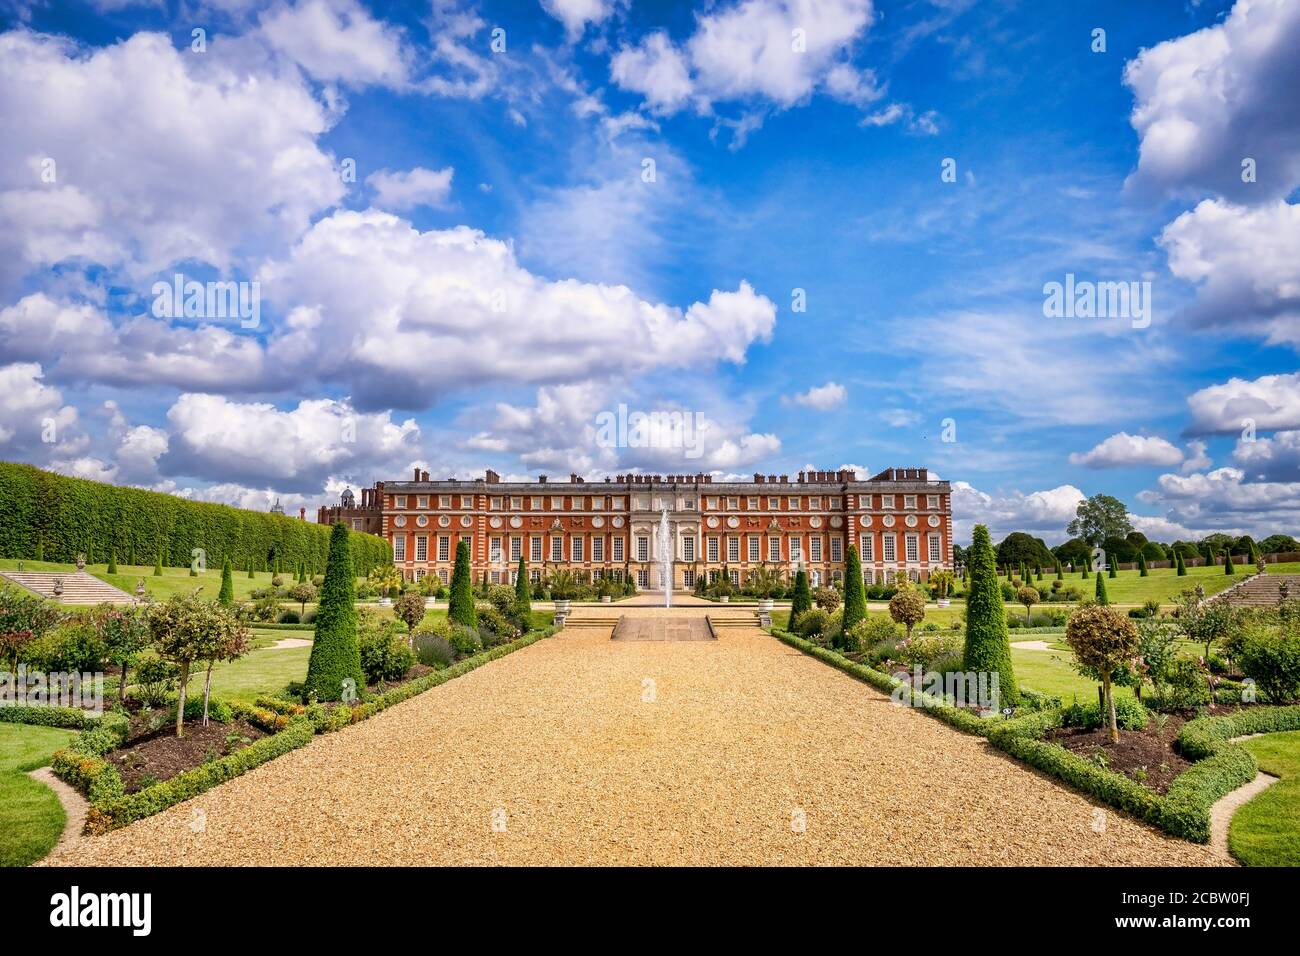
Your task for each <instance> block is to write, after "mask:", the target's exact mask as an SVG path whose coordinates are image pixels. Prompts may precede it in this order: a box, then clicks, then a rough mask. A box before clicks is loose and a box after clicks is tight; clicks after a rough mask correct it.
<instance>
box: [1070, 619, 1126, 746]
mask: <svg viewBox="0 0 1300 956" xmlns="http://www.w3.org/2000/svg"><path fill="white" fill-rule="evenodd" d="M1065 642H1066V643H1067V644H1069V645H1070V650H1072V651H1074V657H1075V660H1077V661H1078V662H1079V666H1080V667H1082V668H1088V669H1091V670H1092V671H1094V672H1096V673H1097V674H1098V675H1100V677H1101V687H1102V696H1103V698H1104V700H1105V704H1106V723H1107V725H1108V726H1109V727H1110V740H1111V743H1119V724H1118V722H1117V721H1116V719H1115V695H1114V688H1113V686H1112V680H1111V678H1112V676H1113V675H1114V673H1115V672H1116V671H1117V670H1119V669H1120V668H1121V667H1123V666H1124V665H1125V664H1129V663H1133V662H1134V661H1135V659H1136V658H1137V656H1138V650H1139V643H1138V632H1137V627H1136V625H1134V623H1133V621H1132V620H1130V619H1129V617H1128V616H1127V615H1125V614H1121V613H1120V612H1119V611H1117V610H1115V608H1113V607H1106V606H1103V605H1100V604H1091V605H1088V606H1087V607H1082V608H1079V610H1077V611H1075V612H1074V613H1073V614H1072V615H1070V622H1069V623H1068V624H1067V625H1066V626H1065Z"/></svg>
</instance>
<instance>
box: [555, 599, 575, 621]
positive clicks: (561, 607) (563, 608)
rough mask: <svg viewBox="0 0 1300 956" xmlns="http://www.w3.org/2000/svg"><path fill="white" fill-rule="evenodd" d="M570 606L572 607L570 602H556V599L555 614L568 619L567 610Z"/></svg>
mask: <svg viewBox="0 0 1300 956" xmlns="http://www.w3.org/2000/svg"><path fill="white" fill-rule="evenodd" d="M571 606H572V602H571V601H561V600H558V599H557V600H556V601H555V613H556V614H558V615H561V616H563V617H568V616H569V608H570V607H571Z"/></svg>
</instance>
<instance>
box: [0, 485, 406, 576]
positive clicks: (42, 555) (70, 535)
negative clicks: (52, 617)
mask: <svg viewBox="0 0 1300 956" xmlns="http://www.w3.org/2000/svg"><path fill="white" fill-rule="evenodd" d="M0 501H3V502H4V508H3V509H0V557H4V558H22V559H25V560H37V559H38V555H39V560H44V561H56V562H63V563H70V562H72V561H75V560H76V558H77V555H78V554H85V555H86V556H87V559H88V560H90V561H91V562H92V563H93V562H102V561H107V560H108V557H109V555H110V553H111V554H115V555H116V556H117V560H118V561H126V560H127V559H128V557H131V558H133V559H134V562H135V563H136V564H153V563H154V561H155V560H156V558H157V557H158V553H159V551H161V552H162V562H163V564H165V565H168V566H169V567H178V568H179V567H189V565H190V564H191V562H192V554H193V551H194V549H195V548H202V549H203V550H204V552H205V553H206V557H207V563H208V565H209V566H210V567H216V568H219V567H221V564H222V562H223V561H225V560H226V559H227V558H229V559H230V563H231V565H232V566H233V567H234V568H235V569H236V570H237V571H241V572H242V571H246V570H247V569H248V566H249V563H250V562H251V563H252V565H253V567H254V568H255V569H257V570H262V571H265V570H271V569H272V568H273V567H274V563H275V561H276V560H277V559H278V560H279V562H280V565H281V567H282V568H285V569H289V568H295V567H297V566H298V564H299V562H302V563H303V564H305V566H306V567H308V568H314V569H317V570H323V569H324V568H325V561H326V557H327V556H328V552H329V536H330V529H329V527H328V526H327V525H321V524H316V523H314V522H310V521H300V520H299V519H297V518H289V517H285V516H284V515H277V514H271V513H269V512H260V511H246V510H244V509H242V508H232V507H230V506H229V505H218V504H209V503H207V502H201V501H189V500H186V499H185V498H178V497H176V496H175V495H168V494H162V493H160V492H156V491H144V490H143V489H140V488H123V487H118V486H117V485H106V484H101V483H100V482H97V481H87V480H85V479H83V478H68V477H66V476H64V475H56V474H54V473H53V472H49V471H42V470H41V469H39V468H34V467H32V466H31V465H20V464H14V463H12V462H0ZM391 560H392V557H391V553H390V551H389V546H388V542H387V541H386V540H385V539H383V538H380V537H377V536H375V535H370V534H361V533H358V534H356V535H354V536H353V542H352V562H353V566H354V568H355V570H356V573H357V574H358V575H361V576H364V575H366V574H368V573H369V572H370V570H371V569H372V568H374V567H377V566H381V565H385V564H388V563H390V562H391Z"/></svg>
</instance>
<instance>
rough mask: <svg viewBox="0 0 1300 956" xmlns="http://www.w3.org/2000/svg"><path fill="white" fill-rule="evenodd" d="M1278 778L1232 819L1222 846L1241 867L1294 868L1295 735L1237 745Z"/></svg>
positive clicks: (1298, 787)
mask: <svg viewBox="0 0 1300 956" xmlns="http://www.w3.org/2000/svg"><path fill="white" fill-rule="evenodd" d="M1242 746H1243V747H1245V748H1246V749H1247V750H1249V751H1250V752H1251V753H1252V754H1254V755H1255V759H1256V760H1258V761H1259V769H1260V770H1263V771H1264V772H1265V773H1269V774H1272V775H1273V776H1275V777H1279V778H1281V779H1279V780H1278V782H1277V783H1275V784H1273V786H1271V787H1269V788H1268V789H1267V790H1265V791H1264V792H1263V793H1261V794H1260V795H1259V796H1257V797H1255V799H1254V800H1251V801H1250V802H1249V803H1248V804H1246V805H1245V806H1244V807H1242V808H1241V809H1240V810H1238V811H1237V813H1236V814H1235V815H1234V816H1233V818H1232V825H1231V827H1230V828H1229V830H1228V848H1229V849H1230V850H1231V851H1232V855H1233V856H1235V857H1236V858H1237V859H1239V860H1241V862H1243V863H1245V864H1246V865H1247V866H1300V731H1291V732H1289V733H1284V734H1265V735H1264V736H1263V737H1256V738H1254V739H1253V740H1246V741H1243V742H1242Z"/></svg>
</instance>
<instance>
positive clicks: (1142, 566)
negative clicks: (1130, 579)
mask: <svg viewBox="0 0 1300 956" xmlns="http://www.w3.org/2000/svg"><path fill="white" fill-rule="evenodd" d="M1146 576H1147V556H1146V555H1145V554H1143V553H1142V552H1141V551H1139V552H1138V577H1140V578H1144V577H1146Z"/></svg>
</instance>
